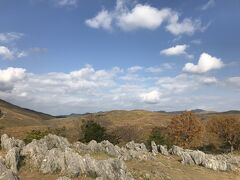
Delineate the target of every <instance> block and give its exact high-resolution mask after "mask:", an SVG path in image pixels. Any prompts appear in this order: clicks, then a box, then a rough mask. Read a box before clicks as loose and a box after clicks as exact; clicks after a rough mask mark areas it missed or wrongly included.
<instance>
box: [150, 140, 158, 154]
mask: <svg viewBox="0 0 240 180" xmlns="http://www.w3.org/2000/svg"><path fill="white" fill-rule="evenodd" d="M151 148H152V153H153V154H154V155H157V154H158V147H157V145H156V143H155V142H154V141H151Z"/></svg>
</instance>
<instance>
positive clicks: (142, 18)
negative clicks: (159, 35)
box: [117, 4, 171, 31]
mask: <svg viewBox="0 0 240 180" xmlns="http://www.w3.org/2000/svg"><path fill="white" fill-rule="evenodd" d="M170 14H171V10H170V9H161V10H158V9H157V8H154V7H151V6H149V5H142V4H137V5H136V6H135V7H134V8H133V9H132V10H131V11H129V12H127V13H123V14H120V15H119V16H118V17H117V20H118V22H117V24H118V26H119V27H120V28H122V29H123V30H126V31H130V30H135V29H139V28H143V29H150V30H154V29H156V28H158V27H159V26H160V25H161V24H162V23H163V22H164V21H165V20H167V18H168V17H169V16H170Z"/></svg>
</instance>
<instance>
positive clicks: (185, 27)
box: [166, 14, 203, 35]
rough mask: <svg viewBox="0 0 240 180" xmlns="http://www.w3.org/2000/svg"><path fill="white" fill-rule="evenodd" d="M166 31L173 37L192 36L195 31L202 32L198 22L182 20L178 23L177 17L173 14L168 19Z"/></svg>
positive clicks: (187, 19) (200, 24)
mask: <svg viewBox="0 0 240 180" xmlns="http://www.w3.org/2000/svg"><path fill="white" fill-rule="evenodd" d="M166 30H167V31H169V32H171V33H172V34H174V35H181V34H188V35H192V34H194V33H195V32H196V31H203V28H202V23H201V21H200V20H194V21H193V20H191V19H190V18H185V19H183V21H182V22H179V15H177V14H175V15H173V16H172V17H171V18H170V23H169V24H168V25H167V26H166Z"/></svg>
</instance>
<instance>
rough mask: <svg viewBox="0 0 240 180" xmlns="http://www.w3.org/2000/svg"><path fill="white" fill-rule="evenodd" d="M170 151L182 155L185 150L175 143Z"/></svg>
mask: <svg viewBox="0 0 240 180" xmlns="http://www.w3.org/2000/svg"><path fill="white" fill-rule="evenodd" d="M169 152H170V153H171V154H173V155H177V156H181V154H182V153H183V152H184V149H183V148H181V147H178V146H175V145H173V146H172V148H171V149H170V150H169Z"/></svg>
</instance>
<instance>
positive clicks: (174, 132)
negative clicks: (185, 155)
mask: <svg viewBox="0 0 240 180" xmlns="http://www.w3.org/2000/svg"><path fill="white" fill-rule="evenodd" d="M167 130H168V135H169V138H170V140H171V142H172V143H173V144H175V145H178V146H181V147H184V148H194V147H198V146H200V145H202V141H203V134H204V130H205V128H204V125H203V123H202V122H201V121H200V120H199V119H198V118H197V117H196V116H195V115H194V114H193V113H192V112H183V113H182V114H180V115H176V116H174V117H173V118H172V121H171V122H170V124H169V125H168V127H167Z"/></svg>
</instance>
